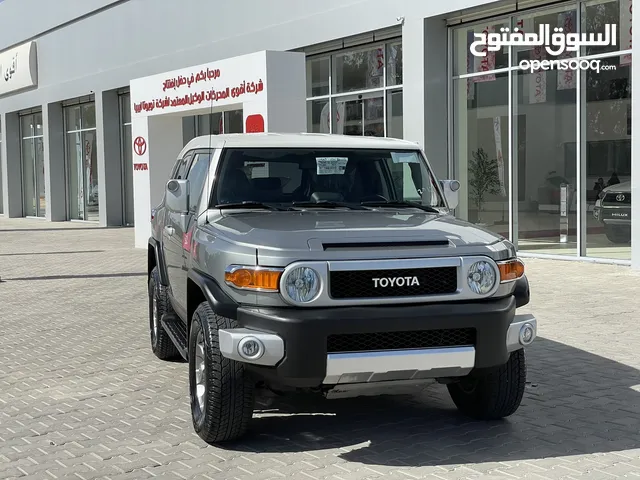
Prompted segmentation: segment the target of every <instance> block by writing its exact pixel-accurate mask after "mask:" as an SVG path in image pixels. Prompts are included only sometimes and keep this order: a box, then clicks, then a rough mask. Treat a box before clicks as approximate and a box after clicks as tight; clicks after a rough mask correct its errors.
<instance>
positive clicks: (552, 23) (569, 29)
mask: <svg viewBox="0 0 640 480" xmlns="http://www.w3.org/2000/svg"><path fill="white" fill-rule="evenodd" d="M577 11H578V10H577V8H576V6H575V5H574V6H570V7H567V6H563V7H559V8H550V9H545V10H542V11H539V12H535V13H532V14H529V15H519V16H517V17H514V18H513V24H512V26H511V29H512V30H513V29H515V28H517V29H518V30H519V31H521V32H524V33H536V34H539V33H540V27H544V26H545V25H549V34H550V35H552V34H553V31H554V29H555V28H562V31H563V32H565V33H577V32H578V25H577V21H578V15H577ZM551 50H552V52H557V51H559V50H558V47H553V46H551ZM511 57H512V63H513V64H514V65H518V64H519V63H520V62H521V61H522V60H540V61H542V60H562V59H565V58H575V57H576V52H568V51H566V50H565V51H564V52H562V53H560V54H559V55H552V54H551V53H550V52H548V51H547V49H546V48H545V47H543V46H535V47H534V46H525V47H513V51H512V54H511Z"/></svg>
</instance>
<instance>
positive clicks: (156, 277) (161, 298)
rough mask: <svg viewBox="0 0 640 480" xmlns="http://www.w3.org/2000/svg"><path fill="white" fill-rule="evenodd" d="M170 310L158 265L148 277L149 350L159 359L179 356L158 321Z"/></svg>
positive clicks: (170, 358)
mask: <svg viewBox="0 0 640 480" xmlns="http://www.w3.org/2000/svg"><path fill="white" fill-rule="evenodd" d="M154 309H155V319H154ZM172 311H173V309H172V308H171V302H170V300H169V294H168V292H167V288H166V287H165V286H164V285H162V284H161V283H160V273H159V272H158V267H155V268H154V269H153V270H152V271H151V278H150V279H149V336H150V337H151V350H153V353H154V354H155V355H156V357H158V358H159V359H160V360H174V359H176V358H178V357H179V356H180V352H179V351H178V349H177V348H176V346H175V345H174V344H173V341H172V340H171V337H169V334H168V333H167V332H166V331H165V329H164V327H163V326H162V323H161V322H160V320H161V319H162V316H163V315H164V314H165V313H172Z"/></svg>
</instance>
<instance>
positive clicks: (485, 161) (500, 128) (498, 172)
mask: <svg viewBox="0 0 640 480" xmlns="http://www.w3.org/2000/svg"><path fill="white" fill-rule="evenodd" d="M477 78H478V77H475V79H476V80H477ZM472 80H473V79H472ZM454 91H455V95H454V116H455V118H456V122H455V124H454V125H455V133H454V155H455V165H456V170H457V172H456V175H457V177H456V178H458V179H459V180H460V183H461V191H460V194H459V198H460V203H459V207H458V209H457V210H456V211H457V216H459V217H460V218H462V219H465V220H468V221H470V222H472V223H477V224H480V225H482V226H484V227H485V228H488V229H490V230H492V231H494V232H496V233H500V234H502V235H505V236H507V237H508V236H509V234H508V231H509V200H508V194H509V179H510V171H509V164H508V161H507V160H508V155H509V154H508V151H509V150H508V147H509V143H508V142H509V94H508V92H509V85H508V75H507V73H496V74H492V76H490V77H489V78H487V79H486V80H484V81H472V82H468V81H467V79H462V80H455V81H454Z"/></svg>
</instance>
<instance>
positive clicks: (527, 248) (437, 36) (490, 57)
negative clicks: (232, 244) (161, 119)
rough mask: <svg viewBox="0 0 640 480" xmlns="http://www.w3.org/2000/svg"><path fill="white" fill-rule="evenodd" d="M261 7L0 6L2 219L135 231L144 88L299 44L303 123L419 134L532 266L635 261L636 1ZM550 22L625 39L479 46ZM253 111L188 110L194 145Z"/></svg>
mask: <svg viewBox="0 0 640 480" xmlns="http://www.w3.org/2000/svg"><path fill="white" fill-rule="evenodd" d="M254 3H255V5H253V4H252V5H249V4H247V3H246V2H245V3H243V4H242V8H238V6H239V5H238V4H234V3H233V2H227V3H222V4H215V6H214V5H213V4H212V3H211V2H208V1H206V0H188V1H186V2H180V3H175V2H158V1H154V0H116V1H114V0H85V1H83V2H77V1H76V0H59V1H58V2H57V4H56V8H55V10H53V9H52V10H51V11H47V12H42V14H41V15H37V16H35V17H34V16H33V15H32V12H33V11H34V10H38V9H40V10H41V7H39V4H38V1H37V0H4V1H3V2H0V132H1V135H0V140H1V143H0V161H1V167H2V168H0V177H1V178H0V214H2V215H4V216H6V217H11V218H14V217H35V218H42V219H43V220H44V221H54V222H55V221H78V222H92V223H95V224H98V225H100V226H107V227H109V226H114V227H115V226H132V225H134V224H135V226H136V227H138V226H139V225H138V224H139V223H140V222H146V220H145V215H146V213H145V214H142V215H141V214H138V215H136V214H135V210H136V205H137V203H136V202H135V201H134V198H135V190H136V187H135V185H136V181H135V178H134V175H135V169H137V168H138V166H139V165H142V164H141V163H139V162H136V155H137V153H136V152H137V151H136V145H134V141H135V140H136V138H134V137H133V136H132V117H133V119H134V121H135V116H136V111H135V107H134V104H136V100H135V99H133V100H132V97H131V88H132V85H133V84H134V83H135V82H136V81H138V80H137V79H142V78H144V77H149V78H151V76H155V75H158V76H159V78H160V77H162V75H161V74H163V73H164V72H175V71H182V70H181V69H185V70H184V71H188V69H189V68H190V67H193V66H198V68H199V66H207V65H209V66H210V67H211V68H213V70H211V68H210V69H209V71H210V72H211V71H215V65H216V62H225V61H232V60H230V59H234V58H236V57H243V56H244V58H250V57H247V55H250V54H254V53H256V52H262V51H265V50H267V51H270V52H276V53H277V52H297V53H298V54H300V55H303V57H304V58H303V60H304V62H305V67H304V74H305V75H302V76H300V80H299V81H300V82H302V83H303V84H304V83H305V82H306V85H304V89H305V91H304V92H303V93H301V95H300V99H299V103H300V107H301V108H302V106H304V109H305V110H304V111H305V112H306V131H308V132H325V133H332V134H346V135H369V136H388V137H395V138H404V139H407V140H411V141H415V142H418V144H420V145H421V146H423V148H424V149H425V152H426V154H427V157H428V158H429V161H430V162H431V164H432V166H433V167H434V169H435V171H436V174H437V175H438V176H439V177H440V178H456V179H459V180H460V181H461V184H462V189H461V195H460V204H459V206H458V208H457V209H456V215H457V216H458V217H460V218H463V219H465V220H469V221H471V222H474V223H478V224H481V225H483V226H485V228H487V229H489V230H492V231H494V232H496V233H500V234H502V235H504V236H505V237H507V238H510V239H511V240H512V241H513V242H514V243H515V244H516V245H517V247H518V250H519V251H520V253H521V254H523V255H525V256H526V255H531V256H541V257H545V256H553V257H556V258H564V259H587V260H591V261H603V262H611V263H620V264H632V265H633V266H634V267H637V268H640V230H639V229H640V222H638V221H633V222H632V221H631V217H632V212H640V207H634V208H631V207H632V204H631V187H632V185H634V190H636V188H635V184H637V183H638V182H635V184H634V182H633V181H632V177H631V170H632V164H633V163H634V162H635V163H638V162H640V159H639V157H638V155H632V152H633V151H634V150H638V146H637V144H636V143H637V142H636V143H634V144H633V145H632V140H631V139H632V128H634V129H636V130H638V128H640V127H635V126H633V125H632V122H631V117H632V114H635V112H636V110H638V108H640V107H638V106H635V107H634V106H632V103H631V87H632V84H631V78H632V77H633V78H640V77H639V76H638V75H635V76H632V75H631V68H632V62H631V45H632V28H631V22H632V15H631V3H632V0H588V1H582V0H571V1H562V2H558V1H546V0H522V1H516V0H508V1H487V0H484V1H483V0H450V1H449V2H435V1H418V0H398V1H395V2H388V1H386V0H367V1H360V2H352V3H349V2H337V1H334V0H329V1H325V2H308V1H300V0H279V1H277V2H266V3H265V2H254ZM45 13H46V14H45ZM27 16H29V18H30V21H29V22H21V21H19V19H20V18H25V17H27ZM36 17H37V18H36ZM544 25H549V26H550V28H551V29H552V30H553V28H554V27H562V28H563V31H564V32H565V33H578V34H582V33H588V34H589V33H595V34H598V33H603V34H604V33H605V32H606V31H610V32H611V33H613V34H614V35H613V37H612V38H609V39H608V40H607V41H606V42H600V44H598V45H595V44H591V45H589V44H585V45H582V46H581V47H580V48H579V49H578V51H577V52H576V51H569V50H566V51H565V52H564V53H561V54H560V55H559V56H558V57H551V56H549V53H548V51H547V50H546V49H545V48H544V47H540V46H537V47H536V46H528V45H511V46H508V45H507V46H505V45H501V46H499V48H495V49H488V48H487V44H486V43H485V44H481V45H480V47H481V48H480V50H485V51H486V56H484V57H481V56H474V55H473V54H472V48H471V46H472V43H473V42H474V40H475V37H474V34H480V33H483V32H484V33H486V34H491V33H500V32H501V30H500V29H501V28H504V27H508V28H510V29H511V30H513V28H515V27H517V28H519V29H520V30H522V31H524V32H531V33H535V32H538V31H539V29H540V27H541V26H544ZM611 25H615V26H616V28H615V29H614V30H608V29H610V26H611ZM636 31H638V30H637V29H636ZM251 58H252V57H251ZM551 58H559V59H566V60H571V59H573V58H576V60H589V61H590V62H589V63H590V65H592V66H593V65H595V63H594V61H596V60H597V61H598V62H596V63H597V64H598V69H595V68H594V69H585V70H580V69H578V70H571V69H570V70H555V69H554V70H537V71H533V72H532V71H530V70H524V69H522V68H520V67H519V63H520V62H521V61H522V60H545V59H551ZM294 63H295V62H294ZM284 64H286V62H285V63H284ZM286 65H288V64H286ZM292 65H293V64H292ZM207 68H209V67H207ZM225 68H226V67H225ZM240 68H245V67H240ZM269 68H272V69H273V68H275V67H269ZM287 68H290V67H287ZM291 68H294V67H291ZM267 70H268V68H267ZM203 71H204V70H203ZM291 77H292V78H295V79H297V78H298V77H297V73H296V74H292V75H291ZM304 77H306V80H302V78H304ZM283 79H284V77H283ZM283 81H284V80H283ZM295 81H296V82H297V81H298V80H295ZM190 87H191V85H189V88H190ZM301 88H303V87H302V86H301ZM301 92H302V90H301ZM292 98H297V97H292ZM296 101H297V100H296ZM243 108H244V107H243V106H242V104H241V103H240V104H237V103H236V104H233V103H230V104H229V105H228V106H226V107H225V108H222V107H221V108H219V109H216V111H213V110H211V111H212V112H213V113H208V112H206V111H197V112H195V113H194V114H193V115H183V116H182V118H181V119H180V122H181V133H180V135H181V140H182V143H183V144H185V143H186V142H188V141H189V140H190V139H191V138H193V137H194V136H197V135H201V134H206V133H214V134H217V133H237V132H243V131H245V130H247V128H248V125H249V123H248V120H247V112H246V111H244V112H243ZM292 108H294V109H295V107H292ZM272 118H275V117H273V115H272ZM270 123H271V125H272V127H271V128H270V129H269V130H270V131H277V130H278V127H276V126H275V125H277V122H275V121H270ZM285 123H286V122H285ZM289 123H290V124H291V123H292V122H289ZM293 123H295V122H293ZM303 123H304V122H297V123H295V124H296V125H298V124H299V125H300V126H299V130H300V131H304V125H303ZM282 125H283V126H282V128H286V129H290V127H289V126H286V127H285V126H284V125H285V124H284V123H283V124H282ZM136 137H137V136H136ZM636 138H640V137H638V136H637V135H636ZM150 148H151V145H150ZM170 154H173V155H177V154H178V151H175V152H170ZM152 162H153V159H151V160H150V162H149V163H150V164H151V163H152ZM134 165H135V167H134ZM145 165H146V164H145ZM145 168H146V167H145ZM607 186H611V193H609V194H607V193H606V192H604V193H602V192H601V190H602V189H603V188H605V187H607ZM138 195H140V189H139V188H138ZM151 197H152V202H153V198H154V195H153V194H152V196H151ZM634 198H635V199H636V200H635V201H634V202H640V196H639V195H638V194H634ZM611 212H613V213H611ZM634 215H636V216H637V215H638V213H635V214H634ZM136 217H137V220H136ZM604 218H607V219H609V220H611V219H613V221H609V222H605V221H603V219H604ZM630 225H634V226H635V229H636V230H635V232H637V233H636V234H635V235H631V232H632V229H631V226H630ZM631 237H633V238H631ZM632 246H633V248H632Z"/></svg>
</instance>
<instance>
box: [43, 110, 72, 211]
mask: <svg viewBox="0 0 640 480" xmlns="http://www.w3.org/2000/svg"><path fill="white" fill-rule="evenodd" d="M42 122H43V135H44V139H43V142H44V182H45V198H46V210H45V217H46V219H47V220H49V221H50V222H63V221H65V220H67V202H66V178H65V154H64V118H63V112H62V104H61V103H49V104H45V105H43V106H42Z"/></svg>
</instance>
